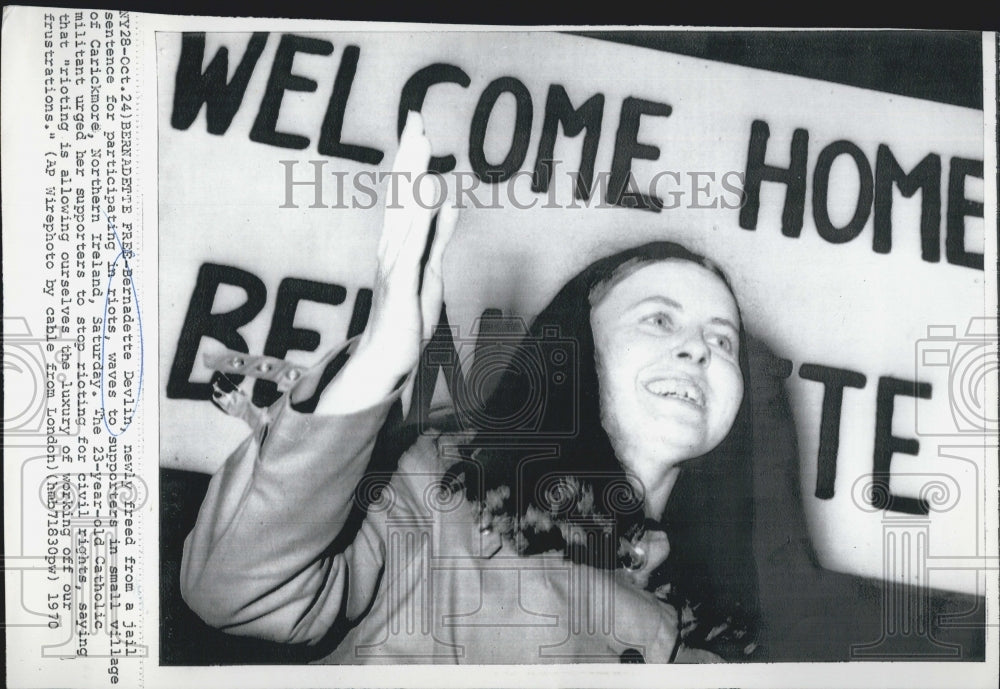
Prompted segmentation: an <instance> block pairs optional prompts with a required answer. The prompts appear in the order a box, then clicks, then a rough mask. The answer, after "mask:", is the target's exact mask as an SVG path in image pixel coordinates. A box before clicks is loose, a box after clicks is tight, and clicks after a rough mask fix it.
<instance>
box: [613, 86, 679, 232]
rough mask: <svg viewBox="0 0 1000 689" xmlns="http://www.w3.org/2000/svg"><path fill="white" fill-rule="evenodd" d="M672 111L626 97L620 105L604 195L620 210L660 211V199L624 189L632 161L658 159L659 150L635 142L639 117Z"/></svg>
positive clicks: (663, 115)
mask: <svg viewBox="0 0 1000 689" xmlns="http://www.w3.org/2000/svg"><path fill="white" fill-rule="evenodd" d="M671 112H673V108H671V107H670V106H669V105H667V104H666V103H657V102H655V101H650V100H642V99H641V98H633V97H631V96H629V97H628V98H626V99H625V100H624V101H623V102H622V111H621V118H620V119H619V121H618V132H617V133H616V134H615V153H614V157H613V158H612V159H611V179H610V181H609V182H608V195H609V200H610V201H611V203H613V204H615V205H616V206H621V207H623V208H641V209H642V210H647V211H653V212H655V213H659V212H660V210H661V209H662V208H663V199H661V198H660V197H658V196H654V195H649V196H647V195H645V194H642V193H640V192H638V191H630V190H628V188H629V187H630V186H631V185H630V180H631V179H632V161H633V160H635V159H637V158H638V159H640V160H658V159H659V157H660V149H659V148H658V147H657V146H652V145H650V144H643V143H639V141H638V138H637V137H638V136H639V122H640V120H641V119H642V116H643V115H651V116H653V117H669V116H670V113H671Z"/></svg>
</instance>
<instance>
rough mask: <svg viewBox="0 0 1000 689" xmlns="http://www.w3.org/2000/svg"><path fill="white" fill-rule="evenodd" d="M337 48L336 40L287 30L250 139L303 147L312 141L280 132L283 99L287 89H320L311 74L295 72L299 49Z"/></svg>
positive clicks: (328, 51) (313, 52)
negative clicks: (321, 38)
mask: <svg viewBox="0 0 1000 689" xmlns="http://www.w3.org/2000/svg"><path fill="white" fill-rule="evenodd" d="M332 52H333V43H330V42H329V41H323V40H320V39H318V38H309V37H307V36H294V35H292V34H285V35H284V36H282V37H281V42H280V43H278V51H277V53H276V54H275V56H274V64H273V65H271V74H270V76H269V77H268V78H267V86H266V87H265V89H264V98H263V99H262V100H261V102H260V110H259V111H258V112H257V118H256V119H255V120H254V122H253V127H252V128H251V129H250V140H251V141H256V142H257V143H261V144H268V145H270V146H280V147H282V148H295V149H299V150H301V149H303V148H305V147H306V146H308V145H309V138H308V137H305V136H301V135H299V134H286V133H282V132H278V131H276V130H275V127H276V126H277V124H278V113H279V112H280V111H281V100H282V98H284V96H285V91H303V92H305V93H312V92H313V91H315V90H316V82H315V81H313V80H312V79H309V78H307V77H302V76H299V75H297V74H292V63H293V62H294V61H295V54H296V53H308V54H309V55H329V54H331V53H332Z"/></svg>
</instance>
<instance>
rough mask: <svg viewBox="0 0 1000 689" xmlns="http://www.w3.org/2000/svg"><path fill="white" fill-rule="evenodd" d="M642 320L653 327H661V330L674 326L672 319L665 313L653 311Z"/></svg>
mask: <svg viewBox="0 0 1000 689" xmlns="http://www.w3.org/2000/svg"><path fill="white" fill-rule="evenodd" d="M642 320H643V323H648V324H650V325H652V326H654V327H657V328H660V329H663V330H670V329H671V328H673V326H674V322H673V320H672V319H671V318H670V316H669V315H667V314H665V313H654V314H652V315H650V316H646V317H645V318H644V319H642Z"/></svg>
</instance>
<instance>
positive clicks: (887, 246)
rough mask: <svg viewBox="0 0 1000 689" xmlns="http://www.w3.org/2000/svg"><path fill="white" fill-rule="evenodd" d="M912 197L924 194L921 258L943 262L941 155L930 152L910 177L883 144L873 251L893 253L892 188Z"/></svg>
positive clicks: (877, 172)
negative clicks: (918, 193) (896, 188)
mask: <svg viewBox="0 0 1000 689" xmlns="http://www.w3.org/2000/svg"><path fill="white" fill-rule="evenodd" d="M893 185H895V186H896V187H898V188H899V193H900V194H902V195H903V196H904V197H906V198H910V197H911V196H913V195H914V194H916V193H917V191H919V192H920V257H921V258H922V259H923V260H925V261H927V262H929V263H937V262H938V261H940V260H941V156H939V155H936V154H934V153H929V154H927V156H925V157H924V159H923V160H921V161H920V162H919V163H917V165H916V167H914V168H913V169H912V170H910V173H909V174H906V173H905V172H903V168H902V167H900V165H899V163H898V162H896V158H895V156H893V155H892V150H890V149H889V147H888V146H886V145H885V144H882V145H881V146H879V147H878V154H877V156H876V158H875V237H874V240H873V243H872V249H874V250H875V252H876V253H880V254H887V253H889V251H891V250H892V188H893Z"/></svg>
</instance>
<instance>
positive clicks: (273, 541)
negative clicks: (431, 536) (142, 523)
mask: <svg viewBox="0 0 1000 689" xmlns="http://www.w3.org/2000/svg"><path fill="white" fill-rule="evenodd" d="M303 382H305V380H304V381H303ZM398 395H399V391H398V389H397V391H396V392H395V393H394V394H392V395H390V396H388V397H386V398H385V399H384V400H382V401H381V402H379V403H378V404H376V405H374V406H373V407H371V408H369V409H365V410H362V411H359V412H356V413H351V414H345V415H322V416H321V415H313V414H305V413H300V412H299V411H296V409H295V408H294V407H293V406H292V405H291V404H290V402H289V399H290V398H291V397H292V395H291V394H286V395H283V396H282V397H281V398H280V399H279V400H278V401H277V402H275V404H274V406H273V407H272V408H271V409H269V410H268V412H267V414H266V415H265V417H264V418H263V419H262V423H261V425H260V427H259V428H258V429H257V432H255V433H254V434H253V435H251V436H250V437H249V438H247V439H246V440H245V441H244V442H243V443H242V444H241V445H240V446H239V447H238V448H237V449H236V451H235V452H233V454H232V455H230V456H229V458H228V459H227V460H226V462H225V464H224V465H223V466H222V468H221V469H220V470H219V471H218V472H217V473H216V474H215V476H213V478H212V480H211V482H210V484H209V489H208V493H207V495H206V497H205V500H204V502H203V503H202V506H201V511H200V512H199V514H198V519H197V522H196V524H195V527H194V529H193V530H192V532H191V533H190V534H189V535H188V537H187V540H186V541H185V543H184V553H183V560H182V565H181V575H180V579H181V581H180V584H181V594H182V596H183V597H184V600H185V601H186V602H187V604H188V605H189V606H190V607H191V609H192V610H194V612H195V613H196V614H198V615H199V616H200V617H201V618H202V619H203V620H204V621H205V622H206V623H208V624H210V625H212V626H214V627H218V628H220V629H222V630H223V631H226V632H229V633H232V634H239V635H246V636H256V637H261V638H265V639H270V640H274V641H280V642H286V643H300V642H306V643H316V642H318V641H319V640H320V639H322V638H323V636H324V635H325V634H326V632H327V631H328V630H329V628H330V627H331V625H332V624H333V623H334V621H335V620H336V619H337V618H338V616H339V615H340V614H341V612H342V611H343V612H344V613H345V614H346V615H347V617H348V618H351V617H357V616H358V615H360V614H361V612H362V611H364V610H365V609H366V608H367V606H368V603H369V602H370V601H371V599H372V598H373V596H374V594H375V590H376V587H377V582H378V578H379V575H380V572H381V570H382V567H383V564H384V546H383V534H382V533H381V532H380V526H379V524H378V522H376V521H373V520H370V519H364V520H363V521H361V524H360V528H358V526H357V524H356V523H355V522H356V521H357V513H356V512H355V514H354V515H352V507H353V506H354V494H355V489H356V488H357V486H358V483H359V481H360V480H361V479H362V477H363V475H364V473H365V469H366V467H367V466H368V463H369V461H370V459H371V455H372V449H373V447H374V445H375V440H376V437H377V436H378V433H379V430H380V429H381V427H382V425H383V424H384V423H385V420H386V418H387V416H388V414H389V410H390V409H391V407H392V404H393V403H394V402H395V401H396V399H397V398H398ZM349 516H351V519H350V520H349ZM352 524H353V526H352ZM348 581H350V590H348Z"/></svg>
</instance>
